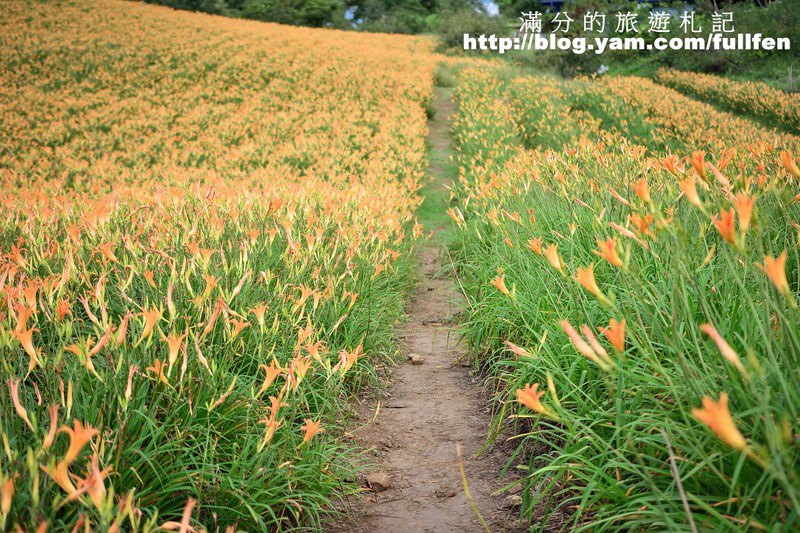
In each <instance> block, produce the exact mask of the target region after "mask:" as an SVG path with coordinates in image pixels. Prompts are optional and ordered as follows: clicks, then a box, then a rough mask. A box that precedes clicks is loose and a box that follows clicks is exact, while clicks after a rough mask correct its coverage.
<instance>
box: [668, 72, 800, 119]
mask: <svg viewBox="0 0 800 533" xmlns="http://www.w3.org/2000/svg"><path fill="white" fill-rule="evenodd" d="M655 80H656V81H657V82H658V83H661V84H663V85H666V86H667V87H671V88H673V89H676V90H678V91H681V92H685V93H687V94H691V95H695V96H698V97H700V98H703V99H706V100H708V101H711V102H714V103H716V104H719V105H721V106H724V107H727V108H728V109H732V110H734V111H741V112H743V113H746V114H749V115H753V116H756V117H762V118H764V119H766V120H768V121H771V122H772V123H774V124H776V125H780V126H783V127H784V128H786V129H787V130H789V131H792V132H794V133H798V132H800V96H799V95H798V94H797V93H786V92H784V91H781V90H778V89H773V88H772V87H770V86H769V85H767V84H765V83H760V82H753V81H743V82H739V81H734V80H728V79H725V78H720V77H718V76H712V75H709V74H701V73H698V72H683V71H680V70H672V69H659V71H658V72H657V73H656V75H655Z"/></svg>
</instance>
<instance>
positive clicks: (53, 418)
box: [42, 404, 61, 450]
mask: <svg viewBox="0 0 800 533" xmlns="http://www.w3.org/2000/svg"><path fill="white" fill-rule="evenodd" d="M59 407H61V406H60V405H59V404H55V405H51V406H50V430H49V431H48V432H47V435H45V437H44V441H42V448H44V449H45V450H46V449H48V448H49V447H50V446H52V445H53V441H54V440H55V438H56V427H57V426H58V409H59Z"/></svg>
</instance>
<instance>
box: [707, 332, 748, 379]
mask: <svg viewBox="0 0 800 533" xmlns="http://www.w3.org/2000/svg"><path fill="white" fill-rule="evenodd" d="M700 331H702V332H703V333H705V334H706V335H708V336H709V337H711V338H712V339H713V340H714V342H715V343H717V348H719V351H720V353H722V356H723V357H724V358H725V359H727V360H728V362H729V363H730V364H732V365H733V366H735V367H736V369H737V370H739V372H741V373H743V374H744V373H745V369H744V366H743V365H742V361H741V360H740V359H739V354H737V353H736V351H735V350H734V349H733V348H731V345H730V344H728V343H727V342H726V341H725V339H724V338H723V337H722V335H720V334H719V333H718V332H717V330H716V328H715V327H714V326H713V325H711V324H703V325H701V326H700Z"/></svg>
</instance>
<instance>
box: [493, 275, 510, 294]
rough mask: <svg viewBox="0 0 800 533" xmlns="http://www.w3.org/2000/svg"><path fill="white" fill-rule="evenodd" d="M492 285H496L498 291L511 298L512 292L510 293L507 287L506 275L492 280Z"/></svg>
mask: <svg viewBox="0 0 800 533" xmlns="http://www.w3.org/2000/svg"><path fill="white" fill-rule="evenodd" d="M492 285H494V286H495V287H496V288H497V290H498V291H500V292H502V293H503V294H505V295H506V296H511V292H509V290H508V287H506V277H505V275H501V276H497V277H495V278H494V279H493V280H492Z"/></svg>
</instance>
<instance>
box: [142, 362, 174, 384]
mask: <svg viewBox="0 0 800 533" xmlns="http://www.w3.org/2000/svg"><path fill="white" fill-rule="evenodd" d="M166 366H167V365H165V364H164V363H162V362H161V360H160V359H156V360H155V361H153V364H152V365H151V366H148V367H147V368H146V369H145V370H147V371H148V372H152V373H153V374H155V375H156V377H157V378H158V380H159V381H160V382H161V383H163V384H164V385H169V381H167V376H165V375H164V368H165V367H166Z"/></svg>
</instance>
